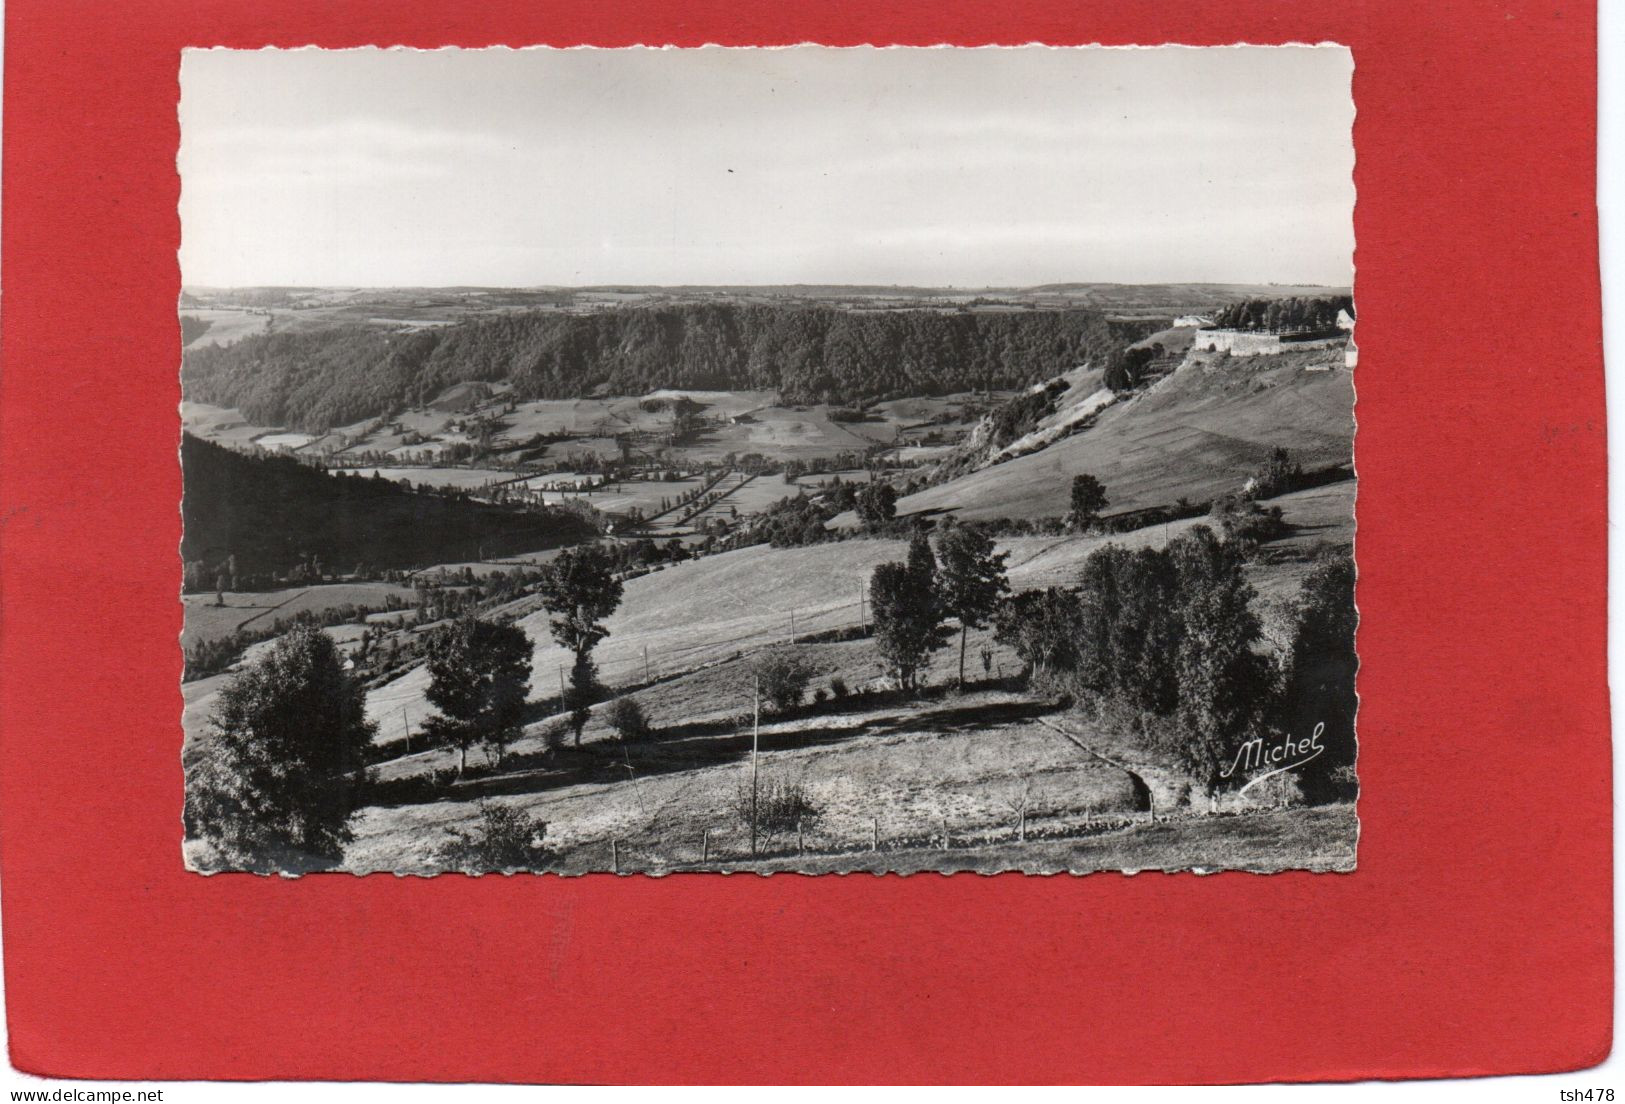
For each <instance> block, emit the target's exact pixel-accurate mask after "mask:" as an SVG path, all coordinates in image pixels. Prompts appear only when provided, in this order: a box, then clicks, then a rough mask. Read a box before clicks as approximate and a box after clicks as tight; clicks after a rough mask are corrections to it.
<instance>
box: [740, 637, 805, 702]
mask: <svg viewBox="0 0 1625 1104" xmlns="http://www.w3.org/2000/svg"><path fill="white" fill-rule="evenodd" d="M750 669H751V673H752V674H753V675H755V676H756V678H757V682H758V685H759V686H760V688H761V691H762V696H763V697H764V698H766V699H767V700H768V701H769V702H771V703H772V704H773V708H775V709H777V710H778V711H779V712H781V713H782V712H785V711H786V710H790V709H794V708H795V707H796V706H798V705H800V704H801V698H802V695H803V694H805V693H806V692H807V684H808V683H809V682H811V681H812V678H813V676H814V675H815V674H817V673H818V671H817V668H816V667H814V666H813V664H812V662H811V661H810V660H809V659H808V658H807V656H806V654H805V653H804V652H803V651H802V650H801V649H800V648H795V647H789V648H772V649H769V650H768V651H765V652H758V653H757V654H756V657H755V658H754V659H752V660H751V665H750Z"/></svg>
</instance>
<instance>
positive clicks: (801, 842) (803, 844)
mask: <svg viewBox="0 0 1625 1104" xmlns="http://www.w3.org/2000/svg"><path fill="white" fill-rule="evenodd" d="M806 851H807V837H806V836H805V835H804V834H803V833H802V831H801V818H800V817H797V818H796V854H798V855H802V854H805V853H806Z"/></svg>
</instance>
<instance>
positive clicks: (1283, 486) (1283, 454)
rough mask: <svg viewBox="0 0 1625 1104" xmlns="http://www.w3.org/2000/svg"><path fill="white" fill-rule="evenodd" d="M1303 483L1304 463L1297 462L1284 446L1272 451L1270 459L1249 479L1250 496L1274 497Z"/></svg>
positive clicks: (1293, 489)
mask: <svg viewBox="0 0 1625 1104" xmlns="http://www.w3.org/2000/svg"><path fill="white" fill-rule="evenodd" d="M1302 483H1303V465H1302V464H1299V463H1297V462H1296V461H1294V460H1293V459H1292V457H1291V456H1290V455H1289V454H1288V453H1287V451H1286V449H1284V448H1279V447H1277V448H1275V449H1272V450H1271V451H1270V456H1269V459H1268V460H1266V461H1265V462H1264V466H1263V467H1261V468H1259V469H1258V471H1257V473H1255V474H1254V475H1253V477H1252V478H1251V479H1249V480H1248V481H1247V491H1246V494H1247V496H1248V497H1249V498H1274V497H1275V496H1276V495H1282V494H1286V493H1287V492H1288V491H1295V490H1297V489H1298V487H1299V485H1301V484H1302Z"/></svg>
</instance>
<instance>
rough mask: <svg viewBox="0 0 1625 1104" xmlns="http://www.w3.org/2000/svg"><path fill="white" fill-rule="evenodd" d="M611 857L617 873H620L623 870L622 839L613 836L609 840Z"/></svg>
mask: <svg viewBox="0 0 1625 1104" xmlns="http://www.w3.org/2000/svg"><path fill="white" fill-rule="evenodd" d="M609 857H610V861H611V862H613V863H614V864H615V873H617V874H619V873H620V872H621V841H620V840H618V839H615V838H613V837H612V838H611V839H610V841H609Z"/></svg>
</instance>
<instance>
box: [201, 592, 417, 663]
mask: <svg viewBox="0 0 1625 1104" xmlns="http://www.w3.org/2000/svg"><path fill="white" fill-rule="evenodd" d="M389 595H394V596H395V597H396V598H399V599H401V600H403V601H408V602H409V601H411V600H412V598H413V592H412V589H411V588H410V587H403V586H396V585H395V584H393V583H328V584H324V585H322V586H305V587H289V588H287V589H285V590H266V591H255V592H248V591H227V592H226V594H225V599H226V604H225V605H224V606H217V605H215V603H214V597H215V596H214V592H213V591H210V592H209V593H207V594H185V595H182V596H181V604H182V605H183V606H184V607H185V610H186V627H185V629H184V630H183V631H182V633H181V645H182V646H183V647H188V648H189V647H192V646H193V645H194V644H198V643H201V642H202V641H205V640H214V639H218V638H220V637H225V636H230V635H231V634H232V633H234V632H236V631H237V630H239V629H245V628H255V627H258V626H260V625H264V626H265V627H267V628H268V627H270V625H271V624H272V623H274V622H275V621H277V620H278V619H279V618H284V617H292V616H293V615H295V614H297V613H320V612H321V611H323V610H328V609H334V608H336V607H338V606H345V605H358V606H375V607H377V608H379V609H382V608H383V606H384V603H385V602H386V601H387V599H388V596H389Z"/></svg>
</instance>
